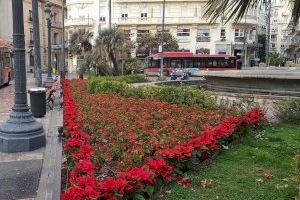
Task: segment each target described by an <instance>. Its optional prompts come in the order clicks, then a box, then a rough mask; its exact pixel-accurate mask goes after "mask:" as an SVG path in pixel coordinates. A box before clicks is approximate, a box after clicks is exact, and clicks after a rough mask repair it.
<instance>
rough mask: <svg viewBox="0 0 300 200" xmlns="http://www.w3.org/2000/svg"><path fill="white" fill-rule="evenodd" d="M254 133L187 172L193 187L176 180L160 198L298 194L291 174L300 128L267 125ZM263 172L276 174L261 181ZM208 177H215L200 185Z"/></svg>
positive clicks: (263, 199)
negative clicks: (268, 126) (187, 186)
mask: <svg viewBox="0 0 300 200" xmlns="http://www.w3.org/2000/svg"><path fill="white" fill-rule="evenodd" d="M255 134H256V136H255V135H254V134H253V135H249V136H247V137H246V138H243V139H242V140H241V141H240V144H238V145H235V146H234V147H233V148H232V149H229V150H223V151H222V152H221V154H220V155H219V156H217V157H216V159H215V160H213V161H210V163H206V166H205V164H204V165H201V166H198V167H196V168H195V169H194V170H192V171H190V172H188V173H187V176H188V177H190V179H191V188H190V189H187V188H184V187H182V186H180V185H177V184H175V183H174V184H172V185H170V186H168V187H167V188H166V190H165V192H164V193H162V195H160V199H164V200H177V199H178V200H179V199H180V200H182V199H188V200H193V199H194V200H213V199H220V200H248V199H249V200H250V199H251V200H281V199H282V200H288V199H291V198H292V197H294V196H296V195H297V190H296V187H295V183H294V182H293V181H292V178H291V177H292V176H294V174H295V173H296V172H295V170H294V168H293V166H292V165H293V163H294V161H293V158H294V156H295V154H296V152H298V153H299V149H300V127H299V126H280V127H275V128H267V129H266V130H264V131H261V132H259V133H255ZM259 135H261V137H258V136H259ZM257 138H260V139H257ZM264 172H269V173H271V174H272V175H273V177H272V179H269V180H265V181H263V182H260V180H259V179H261V180H262V179H263V174H264ZM299 173H300V172H299ZM205 179H207V180H212V184H211V186H210V187H205V188H203V187H202V186H201V181H203V180H205Z"/></svg>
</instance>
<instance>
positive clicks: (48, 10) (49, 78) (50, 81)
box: [44, 0, 54, 87]
mask: <svg viewBox="0 0 300 200" xmlns="http://www.w3.org/2000/svg"><path fill="white" fill-rule="evenodd" d="M51 6H52V3H51V2H50V1H49V0H47V2H46V5H45V13H46V20H47V27H48V76H47V79H46V80H45V82H44V85H45V87H51V86H52V85H53V83H54V80H53V78H52V75H51V71H52V66H51V18H52V13H51Z"/></svg>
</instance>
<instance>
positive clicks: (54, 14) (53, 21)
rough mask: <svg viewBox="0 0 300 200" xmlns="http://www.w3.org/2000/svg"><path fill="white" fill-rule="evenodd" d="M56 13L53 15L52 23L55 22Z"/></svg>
mask: <svg viewBox="0 0 300 200" xmlns="http://www.w3.org/2000/svg"><path fill="white" fill-rule="evenodd" d="M56 18H57V13H53V22H56Z"/></svg>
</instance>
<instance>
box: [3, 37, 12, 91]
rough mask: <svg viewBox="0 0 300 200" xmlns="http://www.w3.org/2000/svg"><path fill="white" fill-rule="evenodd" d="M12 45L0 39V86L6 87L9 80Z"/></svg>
mask: <svg viewBox="0 0 300 200" xmlns="http://www.w3.org/2000/svg"><path fill="white" fill-rule="evenodd" d="M11 52H12V45H11V43H10V42H9V41H7V40H3V39H0V86H2V85H8V84H9V81H10V79H11V68H12V67H11V65H12V56H11V55H12V53H11Z"/></svg>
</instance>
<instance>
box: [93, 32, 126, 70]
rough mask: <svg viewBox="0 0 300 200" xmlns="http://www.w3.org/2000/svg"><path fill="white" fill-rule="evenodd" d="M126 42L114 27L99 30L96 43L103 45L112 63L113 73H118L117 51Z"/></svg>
mask: <svg viewBox="0 0 300 200" xmlns="http://www.w3.org/2000/svg"><path fill="white" fill-rule="evenodd" d="M125 42H126V40H125V37H124V35H123V34H122V33H121V32H120V31H118V30H117V29H116V28H112V29H111V30H110V29H105V30H103V31H101V32H99V35H98V37H97V39H96V45H97V46H99V45H100V46H101V45H103V47H104V49H105V52H106V54H107V56H108V58H109V60H110V61H111V62H112V63H113V70H114V74H115V75H118V74H119V67H118V62H117V57H116V54H117V51H118V50H121V49H122V48H123V46H124V43H125Z"/></svg>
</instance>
